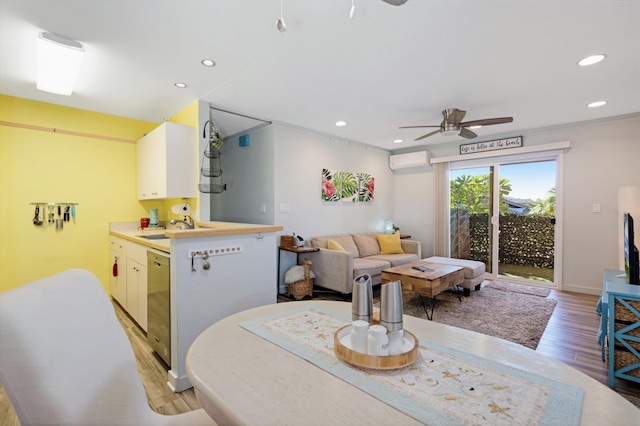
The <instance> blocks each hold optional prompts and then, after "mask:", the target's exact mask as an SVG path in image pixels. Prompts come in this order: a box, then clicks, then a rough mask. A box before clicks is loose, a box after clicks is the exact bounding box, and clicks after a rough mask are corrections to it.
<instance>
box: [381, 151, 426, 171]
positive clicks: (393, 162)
mask: <svg viewBox="0 0 640 426" xmlns="http://www.w3.org/2000/svg"><path fill="white" fill-rule="evenodd" d="M429 158H430V155H429V151H417V152H409V153H407V154H398V155H390V156H389V167H390V168H391V170H398V169H407V168H409V167H427V166H428V165H429Z"/></svg>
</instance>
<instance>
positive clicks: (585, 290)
mask: <svg viewBox="0 0 640 426" xmlns="http://www.w3.org/2000/svg"><path fill="white" fill-rule="evenodd" d="M562 291H569V292H571V293H582V294H592V295H594V296H600V295H601V294H602V289H597V288H593V287H584V286H579V285H570V284H563V285H562Z"/></svg>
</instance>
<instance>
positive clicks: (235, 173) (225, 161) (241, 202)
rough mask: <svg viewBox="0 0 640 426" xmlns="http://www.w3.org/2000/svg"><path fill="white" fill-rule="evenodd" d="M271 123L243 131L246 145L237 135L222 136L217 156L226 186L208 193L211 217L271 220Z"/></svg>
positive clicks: (252, 220) (272, 158)
mask: <svg viewBox="0 0 640 426" xmlns="http://www.w3.org/2000/svg"><path fill="white" fill-rule="evenodd" d="M272 127H273V126H266V127H261V128H259V129H256V130H253V131H251V132H248V133H246V134H247V135H248V136H249V146H240V144H239V137H238V136H232V137H230V138H227V139H225V141H224V144H223V145H222V147H221V149H220V152H221V158H220V160H221V162H222V181H224V183H226V184H227V190H226V191H225V192H223V193H222V194H211V220H219V221H227V222H243V223H258V224H265V225H272V224H274V207H273V187H274V152H273V128H272ZM213 182H214V183H219V182H220V178H213ZM261 205H264V213H262V212H261V210H260V207H261Z"/></svg>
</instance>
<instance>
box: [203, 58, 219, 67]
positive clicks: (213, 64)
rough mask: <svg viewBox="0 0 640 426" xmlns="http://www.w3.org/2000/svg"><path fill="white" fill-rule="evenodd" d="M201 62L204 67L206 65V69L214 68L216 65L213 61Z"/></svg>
mask: <svg viewBox="0 0 640 426" xmlns="http://www.w3.org/2000/svg"><path fill="white" fill-rule="evenodd" d="M201 62H202V65H204V66H205V67H213V66H215V64H216V63H215V62H213V61H212V60H211V59H203V60H202V61H201Z"/></svg>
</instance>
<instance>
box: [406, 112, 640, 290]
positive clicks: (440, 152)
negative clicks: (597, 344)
mask: <svg viewBox="0 0 640 426" xmlns="http://www.w3.org/2000/svg"><path fill="white" fill-rule="evenodd" d="M519 134H521V135H522V136H523V138H524V145H525V146H528V145H537V144H544V143H553V142H560V141H565V140H569V141H571V142H572V144H573V145H572V148H571V149H570V150H569V151H568V152H567V153H566V154H565V157H564V176H563V179H564V217H563V220H564V222H563V225H564V235H563V239H564V250H563V277H562V283H563V286H562V287H563V289H564V290H567V291H577V292H584V293H591V294H599V293H600V291H601V289H602V277H603V270H604V269H617V268H618V216H619V215H621V214H622V212H618V208H617V203H618V200H617V197H618V187H620V186H626V185H638V184H640V141H639V136H638V135H640V114H634V115H632V116H625V117H619V118H617V119H611V120H600V121H594V122H588V123H578V124H575V125H566V126H562V127H557V128H553V129H546V130H535V131H523V132H520V133H519ZM506 136H514V135H513V134H511V135H505V137H506ZM498 138H499V137H496V139H498ZM458 146H459V144H455V145H452V146H447V147H444V146H438V147H431V148H429V147H427V149H428V150H429V151H431V152H432V155H433V157H444V156H451V155H456V154H457V153H458ZM394 188H395V198H394V202H395V204H396V205H397V206H402V207H399V208H397V209H396V216H395V217H396V220H397V221H398V222H399V226H400V228H401V229H406V230H408V232H409V233H412V234H415V235H416V236H419V239H420V240H421V241H422V245H423V256H428V255H430V254H431V251H432V250H431V249H432V243H431V241H432V235H431V233H432V232H433V226H434V222H433V208H434V206H433V205H432V200H433V170H431V169H422V170H417V171H405V172H396V174H395V182H394ZM595 203H598V204H600V207H601V212H600V213H593V212H592V207H593V204H595ZM411 206H421V207H424V208H425V209H428V210H425V212H424V214H422V213H421V212H419V211H407V210H412V208H411ZM416 210H417V209H416ZM423 229H426V230H428V231H427V232H428V233H429V235H426V237H423V233H422V232H423V231H422V230H423ZM414 230H415V231H414ZM423 238H426V240H425V239H423Z"/></svg>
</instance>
